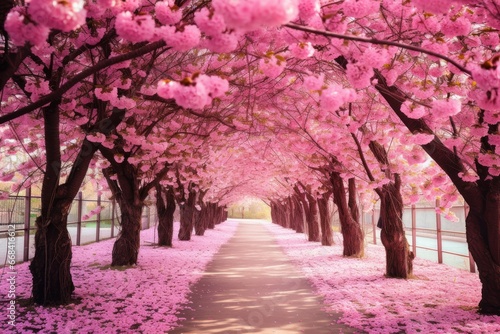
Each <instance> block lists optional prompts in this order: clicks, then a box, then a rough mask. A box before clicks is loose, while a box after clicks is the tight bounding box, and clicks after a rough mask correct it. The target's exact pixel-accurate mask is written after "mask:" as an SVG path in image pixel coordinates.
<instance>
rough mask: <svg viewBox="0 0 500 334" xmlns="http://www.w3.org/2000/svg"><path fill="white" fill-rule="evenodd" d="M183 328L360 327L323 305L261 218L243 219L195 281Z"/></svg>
mask: <svg viewBox="0 0 500 334" xmlns="http://www.w3.org/2000/svg"><path fill="white" fill-rule="evenodd" d="M190 300H191V305H190V308H191V309H189V308H188V309H185V310H184V311H182V312H181V314H179V315H178V316H179V318H185V319H186V320H184V322H182V323H181V324H180V327H177V328H175V329H173V330H171V331H170V332H169V333H171V334H179V333H200V334H201V333H203V334H206V333H219V334H236V333H279V334H292V333H306V334H308V333H310V334H322V333H325V334H326V333H328V334H332V333H357V332H359V331H356V330H355V329H352V328H350V327H347V326H345V325H343V324H337V323H336V319H338V316H335V315H331V314H327V313H326V312H325V311H323V310H322V302H321V299H320V297H317V296H316V295H314V293H313V291H312V288H311V286H310V284H309V283H308V281H307V280H306V279H305V278H304V277H303V275H302V274H301V273H300V272H299V271H298V270H297V269H296V268H295V267H293V265H292V264H291V263H290V261H289V260H288V259H287V257H286V255H285V254H284V253H283V251H282V250H281V248H280V246H279V245H277V243H276V242H275V240H274V239H273V236H272V235H271V233H270V232H269V231H268V230H267V229H266V228H265V227H264V226H263V223H261V222H259V221H251V220H242V221H241V223H240V225H239V226H238V229H237V231H236V233H235V235H234V236H233V237H232V238H231V239H230V240H229V241H228V242H227V243H226V244H225V245H223V246H222V247H221V249H220V251H219V252H218V253H217V254H216V255H215V257H214V259H213V261H212V262H211V263H210V264H209V265H208V266H207V269H206V271H205V273H204V275H203V277H202V278H201V280H200V281H198V283H196V284H195V285H194V286H193V287H192V294H191V296H190Z"/></svg>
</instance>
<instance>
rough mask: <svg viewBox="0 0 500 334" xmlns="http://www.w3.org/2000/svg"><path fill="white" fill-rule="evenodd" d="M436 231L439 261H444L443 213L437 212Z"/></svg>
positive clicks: (437, 202) (437, 206)
mask: <svg viewBox="0 0 500 334" xmlns="http://www.w3.org/2000/svg"><path fill="white" fill-rule="evenodd" d="M439 206H440V204H439V199H436V208H439ZM436 233H437V252H438V263H443V233H442V230H441V214H439V213H438V212H436Z"/></svg>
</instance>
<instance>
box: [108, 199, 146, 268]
mask: <svg viewBox="0 0 500 334" xmlns="http://www.w3.org/2000/svg"><path fill="white" fill-rule="evenodd" d="M118 203H119V206H120V211H121V231H120V233H119V234H118V237H117V239H116V241H115V243H114V245H113V252H112V260H111V266H131V265H134V264H137V257H138V256H139V247H140V241H141V240H140V236H141V234H140V232H141V216H142V208H143V206H144V205H143V203H142V202H141V203H138V204H134V205H131V203H129V201H126V202H123V201H122V202H121V204H120V201H118Z"/></svg>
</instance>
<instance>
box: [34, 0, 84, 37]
mask: <svg viewBox="0 0 500 334" xmlns="http://www.w3.org/2000/svg"><path fill="white" fill-rule="evenodd" d="M84 5H85V0H66V1H53V0H31V2H30V3H29V7H28V13H29V14H30V16H31V18H32V19H34V20H35V21H36V22H38V23H40V24H42V25H44V26H46V27H49V28H52V29H57V30H61V31H71V30H74V29H76V28H78V27H80V26H81V25H82V24H84V23H85V17H86V15H87V11H86V10H85V8H84Z"/></svg>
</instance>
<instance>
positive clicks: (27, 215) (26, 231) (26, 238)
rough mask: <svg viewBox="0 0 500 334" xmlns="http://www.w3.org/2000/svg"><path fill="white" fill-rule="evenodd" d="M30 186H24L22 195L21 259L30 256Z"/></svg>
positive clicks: (26, 258) (25, 259) (27, 258)
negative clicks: (22, 238)
mask: <svg viewBox="0 0 500 334" xmlns="http://www.w3.org/2000/svg"><path fill="white" fill-rule="evenodd" d="M30 221H31V187H29V188H26V196H25V197H24V252H23V261H25V262H26V261H28V260H29V258H30Z"/></svg>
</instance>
